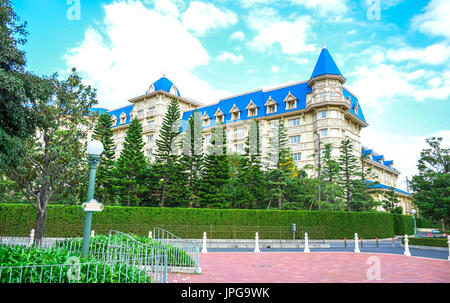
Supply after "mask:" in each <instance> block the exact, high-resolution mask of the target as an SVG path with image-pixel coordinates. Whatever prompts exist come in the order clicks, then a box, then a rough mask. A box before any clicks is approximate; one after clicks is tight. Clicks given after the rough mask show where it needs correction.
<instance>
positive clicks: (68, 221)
mask: <svg viewBox="0 0 450 303" xmlns="http://www.w3.org/2000/svg"><path fill="white" fill-rule="evenodd" d="M35 222H36V213H35V210H34V208H32V207H31V205H21V204H0V224H1V225H0V235H5V236H26V235H28V234H29V232H30V230H31V229H32V228H34V226H35ZM83 223H84V213H83V211H82V210H81V207H80V206H63V205H49V206H48V208H47V218H46V228H45V231H44V234H45V236H47V237H55V236H58V237H68V236H70V237H73V236H81V235H82V233H83ZM292 223H295V224H296V225H297V227H299V228H300V227H301V226H308V227H323V228H324V229H325V238H327V239H342V238H344V237H346V238H348V239H349V238H353V237H354V234H355V232H357V233H358V235H359V236H360V237H363V238H365V239H371V238H375V237H378V238H387V237H392V236H393V235H394V234H395V235H402V234H405V233H407V234H412V233H413V222H412V218H411V217H410V216H403V215H392V214H388V213H380V212H331V211H330V212H328V211H297V210H282V211H279V210H245V209H204V208H168V207H166V208H159V207H123V206H107V207H105V210H104V211H103V212H101V213H95V212H94V214H93V220H92V229H94V230H95V231H96V233H105V234H106V233H107V232H108V231H109V230H112V229H113V230H120V231H122V232H132V233H135V234H140V235H147V234H148V231H149V230H150V228H152V227H153V226H161V225H165V226H168V225H190V226H197V225H203V226H206V225H215V226H232V225H236V226H291V224H292ZM308 234H309V233H308ZM201 235H202V233H199V231H196V232H194V231H192V232H190V231H189V232H188V236H189V237H192V238H199V239H200V238H201ZM261 236H263V235H261ZM319 238H323V237H319Z"/></svg>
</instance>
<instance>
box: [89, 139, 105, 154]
mask: <svg viewBox="0 0 450 303" xmlns="http://www.w3.org/2000/svg"><path fill="white" fill-rule="evenodd" d="M103 150H104V148H103V144H102V142H100V141H98V140H92V141H91V142H89V143H88V145H87V152H88V154H89V155H97V156H100V155H101V154H102V153H103Z"/></svg>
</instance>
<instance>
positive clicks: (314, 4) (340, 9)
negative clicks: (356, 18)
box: [290, 0, 348, 16]
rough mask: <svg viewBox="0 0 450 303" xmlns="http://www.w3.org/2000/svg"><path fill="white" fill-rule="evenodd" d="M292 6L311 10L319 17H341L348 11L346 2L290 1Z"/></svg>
mask: <svg viewBox="0 0 450 303" xmlns="http://www.w3.org/2000/svg"><path fill="white" fill-rule="evenodd" d="M290 1H291V2H292V3H293V4H298V5H303V6H304V7H306V8H308V9H313V10H315V11H317V12H318V13H319V15H322V16H325V15H330V14H335V15H342V14H344V13H345V12H346V11H347V10H348V6H347V0H290Z"/></svg>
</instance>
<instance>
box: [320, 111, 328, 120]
mask: <svg viewBox="0 0 450 303" xmlns="http://www.w3.org/2000/svg"><path fill="white" fill-rule="evenodd" d="M319 117H320V118H321V119H324V118H326V117H327V111H326V110H322V111H320V112H319Z"/></svg>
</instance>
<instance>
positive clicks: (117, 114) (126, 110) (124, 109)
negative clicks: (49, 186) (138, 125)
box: [108, 104, 133, 127]
mask: <svg viewBox="0 0 450 303" xmlns="http://www.w3.org/2000/svg"><path fill="white" fill-rule="evenodd" d="M132 110H133V104H131V105H128V106H125V107H121V108H118V109H114V110H111V111H109V112H108V114H109V115H111V116H113V115H114V116H115V117H116V118H117V121H116V124H114V125H113V126H112V127H115V126H121V125H125V124H129V123H130V122H131V121H130V119H131V114H130V113H131V111H132ZM122 113H125V114H126V115H127V119H126V120H125V122H124V123H120V122H121V119H120V115H121V114H122Z"/></svg>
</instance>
